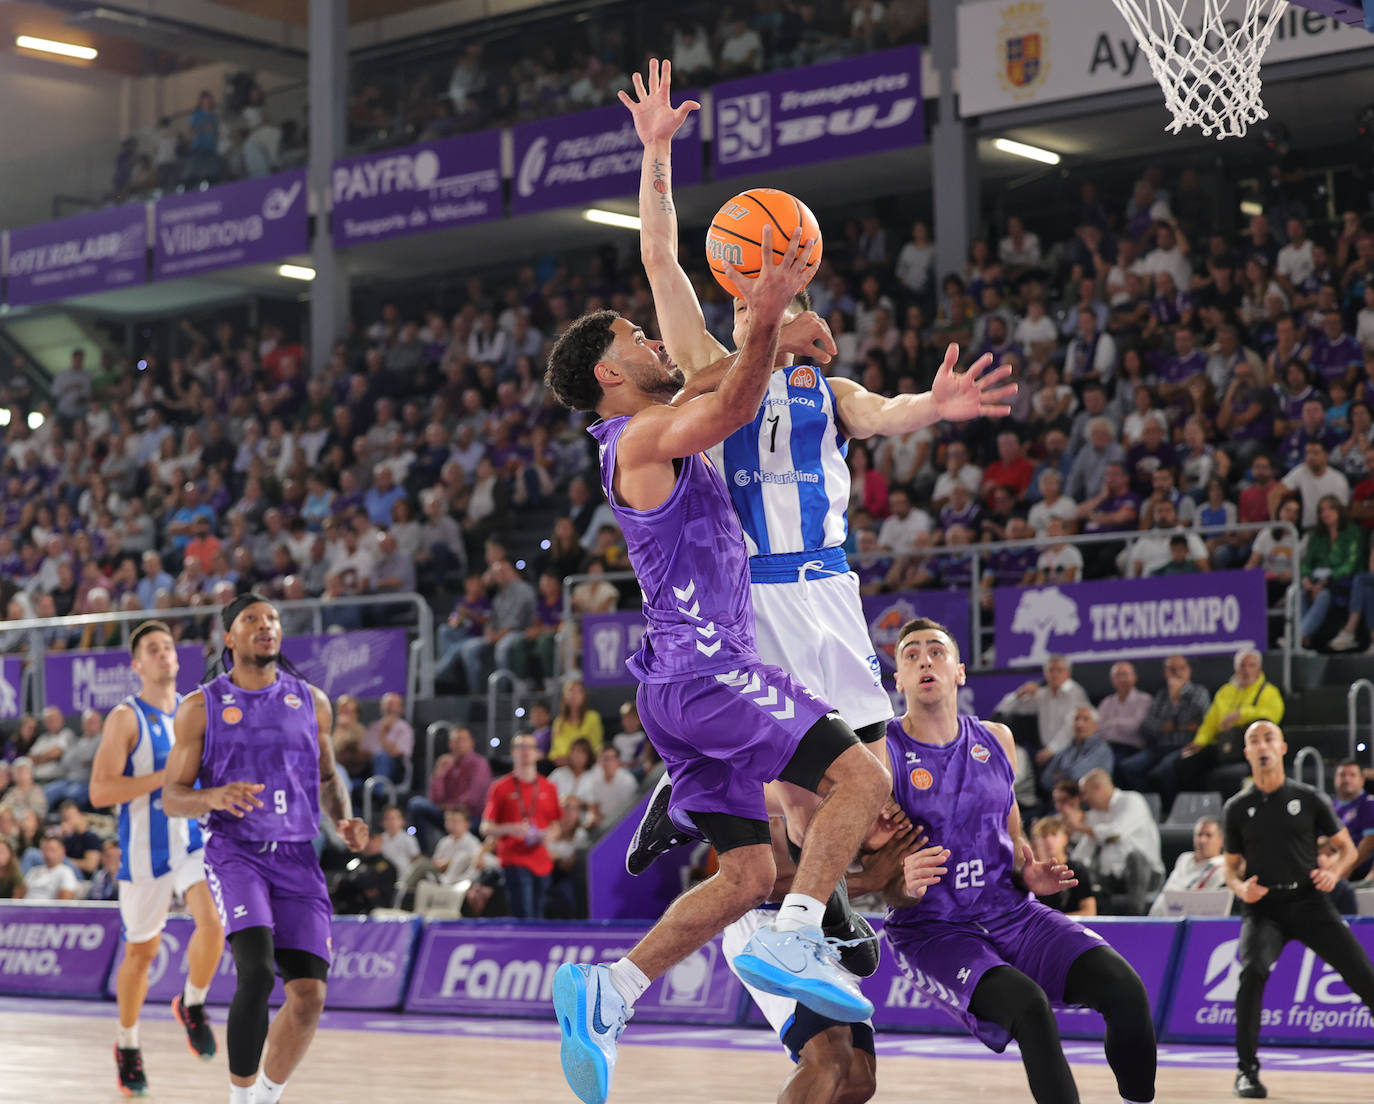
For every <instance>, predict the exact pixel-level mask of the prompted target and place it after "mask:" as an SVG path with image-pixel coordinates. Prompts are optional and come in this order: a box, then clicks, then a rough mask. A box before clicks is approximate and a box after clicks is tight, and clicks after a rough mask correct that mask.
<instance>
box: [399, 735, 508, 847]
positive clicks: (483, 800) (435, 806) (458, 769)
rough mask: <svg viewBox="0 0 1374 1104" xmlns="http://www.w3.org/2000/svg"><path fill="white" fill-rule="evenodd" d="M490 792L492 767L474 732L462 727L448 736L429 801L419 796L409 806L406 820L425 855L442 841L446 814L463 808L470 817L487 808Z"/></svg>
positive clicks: (434, 775) (431, 777)
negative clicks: (415, 833)
mask: <svg viewBox="0 0 1374 1104" xmlns="http://www.w3.org/2000/svg"><path fill="white" fill-rule="evenodd" d="M489 789H491V764H490V763H488V762H487V760H486V758H485V757H484V756H482V755H480V754H479V753H478V751H477V747H476V744H475V742H474V741H473V738H472V732H471V731H470V730H469V729H467V728H463V727H461V726H460V727H458V728H455V729H453V731H451V732H450V733H449V734H448V752H447V753H446V754H444V755H441V756H439V758H438V759H436V760H435V761H434V773H433V774H432V775H430V779H429V797H428V799H426V798H423V797H421V796H420V795H419V794H416V795H415V796H414V797H412V798H411V799H410V801H409V802H408V803H407V804H406V820H408V821H409V822H410V823H411V824H413V825H415V829H416V831H417V832H418V833H419V835H420V848H421V850H423V851H425V852H426V853H428V852H430V851H432V850H433V849H434V844H435V843H437V842H438V840H439V832H438V830H439V829H440V828H442V827H443V824H444V813H445V812H447V811H448V810H449V809H462V810H463V811H464V812H465V813H467V815H468V816H469V817H472V816H474V815H475V814H477V813H480V812H481V811H482V810H483V809H485V808H486V807H487V791H488V790H489Z"/></svg>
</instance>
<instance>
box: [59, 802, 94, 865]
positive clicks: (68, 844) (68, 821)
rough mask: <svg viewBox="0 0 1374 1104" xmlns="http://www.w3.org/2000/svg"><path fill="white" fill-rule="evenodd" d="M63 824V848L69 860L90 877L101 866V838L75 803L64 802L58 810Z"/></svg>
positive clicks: (61, 830)
mask: <svg viewBox="0 0 1374 1104" xmlns="http://www.w3.org/2000/svg"><path fill="white" fill-rule="evenodd" d="M58 812H59V813H60V814H61V818H62V822H61V827H60V829H59V831H60V832H61V834H62V847H63V849H64V850H65V852H66V855H67V860H68V861H69V862H70V863H71V864H72V865H73V866H75V867H76V869H77V870H79V871H80V872H81V873H82V874H84V875H86V876H87V877H90V876H91V875H92V874H94V873H95V870H96V867H97V866H99V865H100V837H99V836H97V835H96V834H95V833H94V832H92V831H91V826H90V823H89V822H88V821H87V820H86V814H85V813H83V812H82V811H81V806H79V805H78V804H77V803H76V802H75V801H64V802H62V804H61V806H60V807H59V809H58Z"/></svg>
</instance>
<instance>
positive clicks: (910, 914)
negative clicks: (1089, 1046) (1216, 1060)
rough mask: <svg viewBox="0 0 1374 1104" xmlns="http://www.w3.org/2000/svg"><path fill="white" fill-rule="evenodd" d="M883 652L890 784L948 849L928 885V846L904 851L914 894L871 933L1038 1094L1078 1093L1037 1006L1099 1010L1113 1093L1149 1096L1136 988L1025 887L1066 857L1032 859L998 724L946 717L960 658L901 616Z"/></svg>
mask: <svg viewBox="0 0 1374 1104" xmlns="http://www.w3.org/2000/svg"><path fill="white" fill-rule="evenodd" d="M896 654H897V686H898V688H899V689H900V690H901V691H902V692H903V694H905V696H906V713H905V715H903V716H901V717H898V718H896V719H894V720H893V721H892V722H891V723H890V724H889V725H888V732H887V753H888V757H889V759H890V761H891V764H892V775H893V793H894V794H895V796H896V799H897V804H898V805H899V806H901V808H902V811H903V812H905V813H906V814H907V816H909V817H910V818H911V822H912V824H913V825H915V826H916V831H917V832H918V833H920V834H922V835H925V836H928V837H929V840H930V843H931V845H932V846H936V847H943V848H945V849H946V852H947V857H945V858H944V859H943V862H942V863H941V865H942V866H943V867H944V868H945V870H946V873H945V875H944V876H943V877H941V878H940V880H939V881H938V882H936V883H935V884H933V885H932V884H930V882H929V878H928V873H929V871H928V869H927V868H928V866H929V864H930V857H929V855H928V854H927V853H921V854H916V855H911V856H908V858H907V859H906V875H907V885H908V892H911V891H912V890H916V889H919V890H920V892H921V894H922V899H921V901H920V904H919V906H917V905H916V904H915V902H914V901H912V902H909V903H908V902H902V901H900V900H893V899H891V898H889V904H890V905H891V906H892V907H890V908H889V910H888V914H887V922H886V924H885V926H884V929H883V934H884V937H885V938H886V939H887V941H888V944H889V946H890V947H891V948H892V951H893V953H894V954H895V955H896V956H897V963H898V966H899V967H901V969H902V971H903V972H904V973H905V974H906V975H907V976H908V977H910V978H911V979H912V980H913V981H914V982H915V984H916V987H917V988H918V989H919V990H920V992H921V995H922V996H923V997H926V998H927V999H929V1000H931V1001H933V1002H935V1003H936V1004H939V1005H940V1006H942V1007H943V1008H944V1009H945V1011H947V1012H948V1013H949V1014H950V1015H951V1016H953V1017H954V1018H955V1019H956V1020H958V1021H959V1022H960V1023H962V1024H963V1025H964V1026H965V1027H967V1028H968V1030H969V1031H970V1032H971V1033H972V1034H973V1035H975V1036H977V1037H978V1038H979V1039H981V1040H982V1041H983V1042H984V1043H985V1044H987V1046H989V1047H990V1048H991V1049H993V1050H995V1051H998V1052H1000V1051H1002V1050H1004V1049H1005V1048H1006V1045H1007V1043H1008V1042H1010V1041H1011V1040H1012V1039H1015V1040H1016V1042H1017V1045H1018V1046H1019V1048H1020V1050H1021V1061H1022V1062H1023V1063H1024V1064H1025V1067H1026V1076H1027V1078H1028V1079H1029V1081H1030V1089H1031V1095H1032V1096H1033V1097H1034V1098H1035V1100H1036V1101H1037V1102H1038V1104H1075V1102H1076V1101H1077V1100H1078V1089H1077V1086H1075V1084H1074V1080H1073V1074H1072V1073H1070V1072H1069V1064H1068V1062H1067V1061H1066V1060H1065V1058H1064V1051H1063V1047H1062V1046H1061V1045H1060V1041H1059V1029H1058V1026H1057V1025H1056V1023H1055V1019H1054V1015H1053V1013H1052V1012H1051V1011H1050V1005H1051V1004H1070V1005H1082V1006H1085V1007H1087V1008H1092V1009H1094V1010H1096V1011H1097V1012H1100V1013H1101V1014H1102V1016H1103V1018H1104V1019H1105V1020H1106V1021H1107V1034H1106V1051H1107V1063H1108V1065H1110V1066H1111V1068H1112V1072H1113V1073H1115V1074H1116V1082H1117V1088H1118V1089H1119V1091H1120V1093H1121V1098H1122V1101H1123V1102H1124V1104H1132V1102H1135V1104H1149V1102H1150V1101H1152V1100H1154V1093H1155V1062H1156V1054H1157V1051H1156V1046H1155V1033H1154V1023H1153V1021H1152V1019H1151V1016H1150V1002H1149V998H1148V996H1147V995H1146V993H1145V986H1144V985H1143V984H1142V983H1141V981H1140V978H1139V977H1138V976H1137V975H1136V972H1135V971H1134V970H1133V969H1131V967H1130V965H1129V964H1128V963H1127V962H1126V960H1125V959H1123V958H1122V957H1121V956H1120V955H1119V954H1117V953H1116V951H1114V950H1112V948H1110V947H1108V946H1107V945H1106V944H1105V943H1103V942H1102V939H1101V938H1100V937H1099V936H1097V935H1096V934H1094V933H1093V932H1090V931H1088V930H1087V929H1086V928H1084V927H1082V926H1081V925H1080V924H1078V923H1077V922H1076V921H1074V920H1071V919H1070V918H1069V917H1067V916H1065V915H1063V914H1062V913H1059V912H1056V911H1054V910H1053V909H1051V908H1049V907H1047V906H1045V905H1042V904H1041V903H1040V902H1039V901H1037V900H1035V898H1034V897H1032V896H1031V894H1033V893H1034V894H1043V893H1054V892H1057V891H1058V890H1060V889H1061V888H1065V887H1067V886H1072V885H1076V884H1077V882H1076V880H1075V878H1074V876H1073V871H1072V870H1070V869H1069V868H1068V867H1066V866H1058V865H1053V864H1050V863H1039V862H1035V861H1033V859H1032V856H1031V849H1030V844H1029V843H1028V842H1027V841H1026V838H1025V835H1024V833H1023V831H1022V828H1021V814H1020V813H1019V812H1018V810H1017V806H1016V800H1015V797H1014V795H1013V793H1012V784H1013V781H1014V780H1015V773H1016V772H1015V769H1014V767H1013V764H1014V763H1015V762H1016V749H1015V745H1014V744H1013V742H1012V736H1011V730H1010V729H1008V728H1007V727H1006V726H1005V725H1000V724H992V723H989V722H987V721H980V720H979V719H978V718H977V717H961V716H960V715H959V713H958V706H957V700H958V694H959V687H960V686H961V685H963V683H964V666H963V664H962V663H960V662H959V654H958V648H957V646H956V645H955V643H954V640H953V638H952V637H951V636H950V634H949V631H948V630H947V629H945V627H944V626H943V625H939V624H937V623H936V622H934V621H930V620H928V619H926V618H917V619H916V620H914V621H909V622H907V624H905V625H904V626H902V631H901V633H900V634H899V635H898V638H897V653H896ZM911 896H912V897H913V898H914V897H915V896H917V893H916V892H911Z"/></svg>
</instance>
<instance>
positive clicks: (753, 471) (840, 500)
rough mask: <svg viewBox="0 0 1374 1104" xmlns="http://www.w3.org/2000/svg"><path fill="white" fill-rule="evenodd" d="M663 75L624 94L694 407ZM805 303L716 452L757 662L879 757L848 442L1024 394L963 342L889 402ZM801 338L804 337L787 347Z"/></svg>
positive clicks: (699, 354) (647, 837)
mask: <svg viewBox="0 0 1374 1104" xmlns="http://www.w3.org/2000/svg"><path fill="white" fill-rule="evenodd" d="M666 70H667V63H664V71H660V68H659V66H658V64H657V63H656V62H651V63H650V68H649V81H648V86H647V88H646V87H645V84H644V81H643V80H642V78H641V77H640V76H639V75H638V74H636V75H635V78H634V81H635V90H636V97H637V98H636V97H631V96H630V95H628V94H626V93H623V92H622V93H621V96H620V99H621V102H622V103H624V104H625V106H626V107H628V108H629V110H630V113H631V114H632V115H633V116H634V123H635V129H636V131H637V132H638V134H639V137H640V140H641V141H642V142H643V143H644V162H643V168H642V171H641V176H640V190H639V213H640V218H641V221H642V228H641V231H640V252H641V256H642V259H643V261H644V268H645V271H646V273H647V274H648V277H649V284H650V287H651V289H652V291H653V297H654V305H655V308H656V310H657V313H658V321H659V328H660V332H661V335H662V337H663V342H664V344H665V345H666V346H667V350H668V353H669V354H670V355H671V357H672V358H673V360H674V361H676V362H677V364H678V366H679V367H680V368H681V369H682V371H683V373H684V375H685V376H686V379H687V386H686V388H685V389H684V391H683V393H682V396H681V397H680V398H679V399H678V400H675V401H686V400H689V399H690V398H692V397H694V396H695V395H697V394H701V393H704V392H706V391H710V390H713V389H714V387H715V386H716V383H717V380H715V379H711V378H708V376H707V374H706V373H704V372H703V371H702V370H703V369H704V368H705V367H706V366H707V365H709V364H712V363H713V362H716V361H718V360H719V358H721V357H723V356H726V355H727V354H728V350H727V349H725V348H724V347H723V346H722V345H721V344H720V343H719V342H718V341H717V340H716V339H715V338H714V337H713V336H712V335H711V333H710V332H709V331H708V330H707V328H706V324H705V320H704V318H703V316H702V312H701V305H700V304H699V303H698V301H697V298H696V292H695V290H694V289H693V287H692V284H691V281H690V279H689V278H688V276H687V274H686V272H684V271H683V269H682V267H681V265H680V264H679V263H678V260H677V241H678V233H677V218H676V214H675V212H674V210H673V202H672V168H671V142H672V136H673V134H674V133H675V132H676V131H677V129H678V127H680V126H681V125H682V123H683V121H685V120H686V118H687V116H688V115H690V113H691V111H692V110H694V109H695V106H696V105H695V104H694V103H693V102H691V101H688V102H686V103H683V104H681V105H680V106H678V107H677V108H674V107H672V105H671V103H670V101H669V96H668V86H669V80H668V74H667V72H666ZM809 307H810V303H809V300H808V298H807V296H806V293H805V291H803V292H802V293H801V294H800V295H799V296H798V298H797V300H796V301H795V302H794V303H793V305H792V308H791V309H790V310H789V311H788V313H787V315H785V317H784V321H785V322H787V323H788V325H786V326H784V330H783V337H782V338H780V340H779V343H778V348H779V353H780V357H779V361H778V364H777V366H776V368H775V370H774V372H773V378H772V381H771V383H770V385H769V390H768V395H767V396H766V397H765V398H764V400H763V404H762V406H761V407H760V408H759V413H758V416H757V417H756V418H755V419H754V422H753V423H752V424H751V425H747V426H745V427H744V428H743V429H740V430H738V431H737V432H736V433H734V434H733V435H731V436H730V437H729V438H727V439H726V440H725V441H724V443H723V444H721V445H718V446H717V447H716V448H715V449H713V450H712V451H711V453H710V454H709V455H710V459H711V460H712V462H713V463H714V464H715V466H716V469H717V470H718V471H719V472H720V474H721V476H722V477H723V478H724V479H725V481H726V484H727V485H728V487H729V490H730V495H731V498H732V500H733V503H734V506H735V510H736V512H737V513H738V514H739V519H740V522H741V524H742V526H743V529H744V534H745V541H746V543H747V544H748V547H749V554H750V574H751V581H752V588H751V589H752V597H753V603H754V616H755V622H756V627H757V633H758V649H759V655H760V656H761V657H762V658H763V660H764V662H766V663H773V664H776V665H777V666H779V667H781V668H782V669H783V670H785V671H787V672H788V673H789V674H791V675H792V676H793V677H794V678H797V679H798V680H800V681H801V682H802V683H803V685H806V686H808V687H810V688H812V689H813V690H815V691H816V693H818V694H820V695H821V696H822V697H823V698H824V699H825V700H826V701H828V702H830V703H831V704H832V705H833V706H834V707H835V709H836V710H837V711H838V712H839V714H840V716H841V717H843V718H844V720H845V721H846V722H847V723H848V724H849V726H850V727H851V728H853V729H854V731H855V732H856V733H858V735H859V737H860V738H861V739H862V740H863V741H864V742H865V743H866V744H869V745H870V750H872V751H874V753H875V754H877V755H878V756H879V758H880V759H883V758H884V757H885V756H884V751H883V747H882V741H883V739H884V735H885V730H886V725H887V722H888V721H889V720H890V719H891V718H892V704H891V701H890V700H889V698H888V696H887V692H886V691H885V690H884V689H883V686H882V680H881V672H880V669H879V665H878V658H877V656H876V655H875V654H874V651H873V646H872V643H871V640H870V638H869V633H868V625H867V622H866V621H865V619H864V616H863V608H862V605H861V602H860V598H859V581H858V577H857V576H856V575H855V574H854V573H853V572H851V571H850V570H849V564H848V561H847V559H846V556H845V552H844V547H843V546H844V543H845V539H846V537H847V535H848V520H847V517H846V513H847V510H848V506H849V491H850V486H849V468H848V465H847V463H846V460H845V457H846V454H847V450H848V441H849V439H851V438H868V437H874V436H887V435H899V434H905V433H909V432H911V431H913V430H916V429H920V428H922V427H924V426H928V425H931V424H933V423H935V422H937V421H942V420H943V421H967V420H970V419H973V418H979V417H1002V416H1004V415H1006V414H1009V413H1010V412H1011V408H1010V407H1009V406H1008V405H1007V403H1009V402H1010V400H1011V398H1012V397H1013V396H1014V395H1015V393H1016V385H1015V384H1013V383H1009V382H1007V378H1008V377H1009V376H1010V375H1011V371H1012V370H1011V368H1010V366H1006V365H1004V366H1002V367H1000V368H997V369H996V370H994V371H991V372H988V371H987V369H988V368H989V367H990V366H991V364H992V357H991V356H985V357H982V358H981V359H979V360H978V361H977V362H976V363H975V364H973V365H972V367H970V368H969V370H968V371H967V372H963V373H956V372H955V371H954V365H955V362H956V360H957V358H958V348H957V346H954V345H951V346H950V347H949V349H948V351H947V352H946V354H945V359H944V362H943V363H942V364H941V365H940V369H939V371H938V372H937V373H936V376H935V380H934V383H933V384H932V386H931V390H930V391H929V392H928V393H926V394H922V395H899V396H896V397H895V398H885V397H883V396H881V395H875V394H873V393H872V392H870V391H867V390H865V389H864V388H863V387H860V386H859V385H858V384H857V383H854V382H852V381H850V380H846V379H841V378H835V379H827V378H826V377H825V376H824V375H823V374H822V372H821V370H820V368H819V366H818V365H819V364H824V363H826V362H827V361H828V360H829V359H830V357H829V355H827V354H828V353H831V352H833V351H834V343H833V341H832V340H831V338H830V334H829V331H828V330H827V329H826V328H825V326H824V323H822V322H821V321H820V319H819V318H817V317H816V316H815V315H814V314H812V313H811V312H810V310H809ZM748 322H749V319H748V308H747V306H746V305H745V304H744V302H743V301H742V300H739V299H737V300H736V301H735V332H734V337H735V341H736V343H738V342H739V340H740V339H741V337H742V335H743V334H744V332H745V331H746V330H747V328H748ZM792 329H795V331H796V335H795V336H796V338H798V339H800V340H797V339H794V340H789V334H788V331H789V330H792ZM813 339H814V340H815V350H816V352H815V354H813V356H812V362H810V363H794V360H793V356H792V354H791V353H787V354H783V353H782V350H783V349H784V348H790V349H796V348H804V349H805V348H808V347H810V346H811V345H812V340H813ZM984 373H986V374H984ZM774 785H779V786H781V787H784V789H783V790H782V792H781V793H780V794H779V797H780V799H781V802H782V804H783V807H784V808H785V809H786V812H787V825H788V833H789V836H790V837H791V839H792V841H793V843H794V844H800V842H801V838H802V834H804V832H805V827H806V824H807V823H808V822H809V820H810V815H809V814H810V811H811V808H813V807H814V802H815V798H814V795H808V796H803V795H801V794H800V793H798V792H797V791H796V790H795V789H794V788H785V784H779V783H775V784H774ZM808 803H809V804H808ZM663 804H664V802H662V801H661V800H655V801H654V802H653V803H651V805H650V809H649V812H648V814H647V815H646V818H645V823H644V825H643V826H642V827H641V830H640V832H638V833H637V834H636V838H635V841H634V842H633V843H632V845H631V851H630V854H629V855H627V866H628V867H629V868H630V870H631V872H632V873H637V872H639V870H642V869H643V868H644V867H645V866H647V864H648V862H650V861H652V859H653V857H654V854H656V853H658V852H659V850H661V847H662V845H663V844H665V843H671V842H673V837H672V835H671V833H668V834H667V835H665V834H664V833H663V831H662V828H661V826H662V824H663V818H661V817H657V818H656V817H655V813H656V812H657V810H659V808H660V807H661V806H662V805H663ZM837 895H838V896H839V897H840V898H841V899H842V894H838V891H837ZM827 930H828V931H829V930H830V929H829V927H827ZM875 965H876V963H875Z"/></svg>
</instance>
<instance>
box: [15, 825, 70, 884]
mask: <svg viewBox="0 0 1374 1104" xmlns="http://www.w3.org/2000/svg"><path fill="white" fill-rule="evenodd" d="M39 850H40V851H41V852H42V855H43V861H42V863H41V864H40V865H38V866H35V867H32V868H30V870H29V872H28V873H27V874H25V875H24V892H23V894H22V896H23V898H24V900H26V901H71V900H73V899H74V898H75V897H76V891H77V888H78V887H79V886H80V884H81V879H80V878H79V877H78V876H77V874H76V871H74V870H73V869H72V868H71V867H70V866H68V865H67V863H66V853H65V852H64V851H63V849H62V839H61V837H60V836H58V835H57V833H56V832H49V833H48V834H47V835H45V836H44V837H43V842H42V843H41V844H40V845H39Z"/></svg>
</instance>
